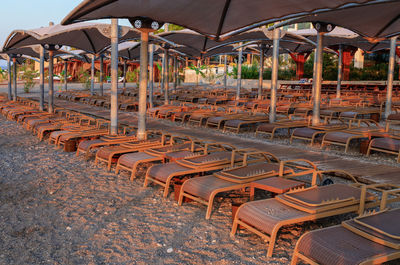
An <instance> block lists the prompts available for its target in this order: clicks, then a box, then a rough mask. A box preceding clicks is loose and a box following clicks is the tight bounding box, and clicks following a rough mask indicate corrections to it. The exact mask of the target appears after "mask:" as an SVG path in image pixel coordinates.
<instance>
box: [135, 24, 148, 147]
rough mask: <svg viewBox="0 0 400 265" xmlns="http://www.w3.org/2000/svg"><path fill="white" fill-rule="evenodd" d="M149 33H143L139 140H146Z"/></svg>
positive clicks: (144, 31)
mask: <svg viewBox="0 0 400 265" xmlns="http://www.w3.org/2000/svg"><path fill="white" fill-rule="evenodd" d="M148 52H149V32H148V31H147V30H143V31H142V32H141V42H140V81H139V113H138V130H137V138H138V139H139V140H144V139H145V138H146V97H147V91H146V90H147V69H148V60H149V54H148Z"/></svg>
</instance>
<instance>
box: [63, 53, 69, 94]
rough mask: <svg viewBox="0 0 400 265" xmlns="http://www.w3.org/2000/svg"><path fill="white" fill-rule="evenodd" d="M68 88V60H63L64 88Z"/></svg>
mask: <svg viewBox="0 0 400 265" xmlns="http://www.w3.org/2000/svg"><path fill="white" fill-rule="evenodd" d="M67 89H68V61H67V60H65V61H64V90H65V91H67Z"/></svg>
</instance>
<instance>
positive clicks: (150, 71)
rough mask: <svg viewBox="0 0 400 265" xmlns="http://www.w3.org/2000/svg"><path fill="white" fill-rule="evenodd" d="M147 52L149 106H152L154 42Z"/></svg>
mask: <svg viewBox="0 0 400 265" xmlns="http://www.w3.org/2000/svg"><path fill="white" fill-rule="evenodd" d="M149 48H150V52H149V65H150V67H149V68H150V69H149V106H150V108H152V107H153V90H154V44H151V45H150V47H149Z"/></svg>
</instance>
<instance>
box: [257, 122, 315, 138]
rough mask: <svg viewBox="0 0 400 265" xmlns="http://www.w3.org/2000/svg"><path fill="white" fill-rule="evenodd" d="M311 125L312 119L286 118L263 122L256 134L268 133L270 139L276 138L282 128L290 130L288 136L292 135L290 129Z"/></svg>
mask: <svg viewBox="0 0 400 265" xmlns="http://www.w3.org/2000/svg"><path fill="white" fill-rule="evenodd" d="M309 125H310V119H308V120H303V119H302V120H284V121H277V122H274V123H263V124H261V125H259V126H258V127H257V130H256V136H258V135H259V134H266V135H269V136H270V139H271V140H272V139H274V136H275V133H276V131H277V130H280V129H287V130H288V137H290V130H291V129H296V128H303V127H307V126H309Z"/></svg>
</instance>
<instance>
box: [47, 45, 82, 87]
mask: <svg viewBox="0 0 400 265" xmlns="http://www.w3.org/2000/svg"><path fill="white" fill-rule="evenodd" d="M54 57H57V58H60V59H61V60H63V61H64V90H65V91H67V89H68V61H70V60H72V59H77V60H80V61H84V62H86V63H89V59H88V58H87V53H86V52H85V51H83V50H71V51H68V53H66V54H58V55H56V56H54Z"/></svg>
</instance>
